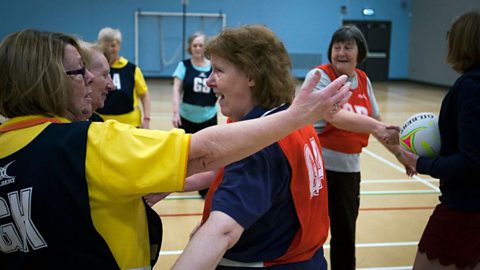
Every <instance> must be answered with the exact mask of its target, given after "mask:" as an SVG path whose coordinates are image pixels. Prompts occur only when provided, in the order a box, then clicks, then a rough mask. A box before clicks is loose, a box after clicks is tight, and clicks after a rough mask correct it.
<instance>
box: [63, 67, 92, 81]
mask: <svg viewBox="0 0 480 270" xmlns="http://www.w3.org/2000/svg"><path fill="white" fill-rule="evenodd" d="M86 72H87V70H86V68H85V66H83V67H81V68H79V69H75V70H69V71H65V74H67V75H82V77H83V78H85V73H86Z"/></svg>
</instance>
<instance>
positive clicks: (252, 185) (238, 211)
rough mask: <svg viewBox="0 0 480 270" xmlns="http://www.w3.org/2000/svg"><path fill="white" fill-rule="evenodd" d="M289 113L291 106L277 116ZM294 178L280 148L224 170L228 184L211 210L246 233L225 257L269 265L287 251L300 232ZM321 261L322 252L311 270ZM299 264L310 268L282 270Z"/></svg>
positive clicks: (259, 113) (220, 189)
mask: <svg viewBox="0 0 480 270" xmlns="http://www.w3.org/2000/svg"><path fill="white" fill-rule="evenodd" d="M286 108H288V105H284V106H281V107H279V108H277V109H276V110H275V112H276V111H282V110H285V109H286ZM265 112H267V109H264V108H260V107H255V108H254V109H253V110H252V111H251V112H249V113H248V114H247V115H246V116H245V117H244V118H243V119H242V120H247V119H254V118H259V117H261V116H262V115H263V114H264V113H265ZM290 179H291V168H290V165H289V163H288V160H287V158H286V157H285V155H284V153H283V151H282V150H281V148H280V146H279V145H278V143H274V144H272V145H270V146H268V147H266V148H264V149H262V150H261V151H259V152H257V153H255V154H253V155H251V156H249V157H247V158H245V159H243V160H240V161H238V162H235V163H232V164H230V165H228V166H226V167H225V171H224V179H223V181H222V183H221V184H220V186H219V187H218V189H217V191H216V192H215V193H214V196H213V199H212V211H221V212H223V213H225V214H227V215H229V216H230V217H231V218H233V219H234V220H235V221H236V222H238V223H239V224H240V225H241V226H242V227H243V228H244V229H245V231H244V232H243V234H242V236H241V237H240V239H239V240H238V242H237V243H236V244H235V246H233V247H232V248H231V249H229V250H227V252H226V253H225V255H224V257H225V258H227V259H230V260H235V261H241V262H258V261H269V260H273V259H276V258H278V257H280V256H281V255H283V254H284V253H285V252H286V251H287V249H288V247H289V246H290V244H291V241H292V239H293V237H294V236H295V233H296V232H297V231H298V228H299V221H298V218H297V215H296V212H295V207H294V204H293V199H292V196H291V194H290ZM323 260H324V257H323V249H322V248H321V249H319V251H318V252H317V254H316V255H315V256H314V258H312V260H310V261H308V262H310V263H311V264H314V265H315V266H314V268H313V269H319V263H320V264H321V263H322V262H323ZM313 261H316V262H315V263H312V262H313ZM299 264H301V266H302V268H301V269H311V268H310V267H304V263H303V262H302V263H295V264H289V265H284V266H283V268H279V269H293V268H289V267H294V265H296V266H299ZM305 264H308V263H307V262H305ZM285 267H287V268H285ZM277 268H278V267H277ZM277 268H275V269H277ZM219 269H236V268H232V267H219ZM239 269H241V268H239ZM295 269H297V268H295Z"/></svg>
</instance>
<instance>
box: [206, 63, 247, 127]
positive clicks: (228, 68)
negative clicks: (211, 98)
mask: <svg viewBox="0 0 480 270" xmlns="http://www.w3.org/2000/svg"><path fill="white" fill-rule="evenodd" d="M210 61H211V64H212V74H210V76H209V77H208V80H207V85H208V87H210V88H212V89H213V91H214V92H215V94H216V95H217V97H219V99H218V104H219V105H220V110H221V111H222V114H223V115H225V116H227V117H229V118H230V119H231V120H232V121H233V122H236V121H239V120H241V119H242V118H243V117H244V116H245V115H246V114H247V113H248V112H250V111H251V110H252V109H253V107H254V101H253V97H252V90H251V88H252V87H253V86H255V82H254V81H253V80H250V79H249V78H248V77H247V75H246V74H245V73H244V72H243V71H241V70H239V69H238V68H237V67H235V66H234V65H233V64H232V63H231V62H230V61H228V60H227V59H225V58H222V57H220V56H218V55H215V54H212V55H210Z"/></svg>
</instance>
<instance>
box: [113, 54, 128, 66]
mask: <svg viewBox="0 0 480 270" xmlns="http://www.w3.org/2000/svg"><path fill="white" fill-rule="evenodd" d="M127 64H128V60H127V59H126V58H125V57H123V56H120V58H118V60H117V61H115V63H113V65H112V68H123V67H124V66H126V65H127Z"/></svg>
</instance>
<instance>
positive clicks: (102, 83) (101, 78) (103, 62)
mask: <svg viewBox="0 0 480 270" xmlns="http://www.w3.org/2000/svg"><path fill="white" fill-rule="evenodd" d="M89 70H90V72H91V73H92V74H93V79H92V86H91V88H92V94H91V96H92V108H93V110H94V111H95V110H97V109H99V108H102V107H103V105H104V104H105V100H106V99H107V94H108V91H113V90H115V86H114V85H113V81H112V78H111V77H110V66H109V65H108V62H107V59H106V58H105V56H104V55H103V54H102V53H101V52H99V51H97V50H93V52H92V63H91V65H90V66H89Z"/></svg>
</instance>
